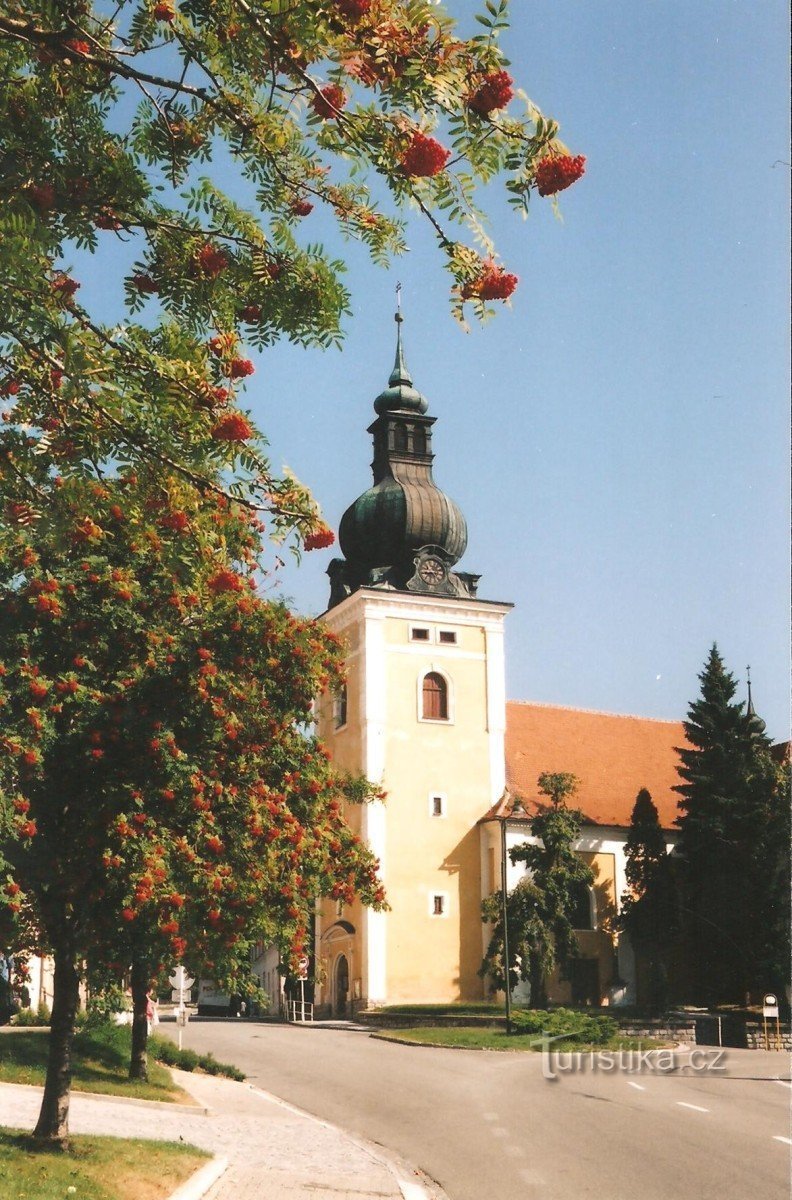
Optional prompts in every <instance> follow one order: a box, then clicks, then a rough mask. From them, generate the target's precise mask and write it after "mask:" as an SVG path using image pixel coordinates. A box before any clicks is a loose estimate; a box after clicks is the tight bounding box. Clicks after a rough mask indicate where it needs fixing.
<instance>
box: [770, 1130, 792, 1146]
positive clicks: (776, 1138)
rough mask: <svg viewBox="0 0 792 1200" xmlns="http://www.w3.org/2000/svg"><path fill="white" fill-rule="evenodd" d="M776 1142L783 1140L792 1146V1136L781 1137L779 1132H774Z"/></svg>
mask: <svg viewBox="0 0 792 1200" xmlns="http://www.w3.org/2000/svg"><path fill="white" fill-rule="evenodd" d="M773 1141H774V1142H783V1143H784V1145H785V1146H792V1138H785V1137H779V1136H778V1134H777V1133H774V1134H773Z"/></svg>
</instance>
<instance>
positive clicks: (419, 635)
mask: <svg viewBox="0 0 792 1200" xmlns="http://www.w3.org/2000/svg"><path fill="white" fill-rule="evenodd" d="M429 640H430V639H429V630H428V629H426V628H424V627H422V626H418V625H413V627H412V628H411V630H410V641H411V642H428V641H429Z"/></svg>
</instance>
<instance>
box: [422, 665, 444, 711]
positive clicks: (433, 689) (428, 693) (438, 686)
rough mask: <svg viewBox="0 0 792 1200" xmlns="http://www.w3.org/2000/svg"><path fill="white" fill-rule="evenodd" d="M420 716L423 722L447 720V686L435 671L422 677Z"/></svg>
mask: <svg viewBox="0 0 792 1200" xmlns="http://www.w3.org/2000/svg"><path fill="white" fill-rule="evenodd" d="M422 701H423V702H422V705H421V716H422V717H423V719H424V721H447V720H448V684H447V683H446V681H445V679H443V676H442V675H439V674H438V673H437V671H430V672H429V674H428V675H424V678H423V688H422Z"/></svg>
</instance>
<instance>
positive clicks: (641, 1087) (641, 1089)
mask: <svg viewBox="0 0 792 1200" xmlns="http://www.w3.org/2000/svg"><path fill="white" fill-rule="evenodd" d="M627 1087H634V1088H635V1090H636V1091H637V1092H645V1091H646V1088H645V1087H644V1085H643V1084H642V1083H633V1081H632V1080H631V1079H628V1080H627Z"/></svg>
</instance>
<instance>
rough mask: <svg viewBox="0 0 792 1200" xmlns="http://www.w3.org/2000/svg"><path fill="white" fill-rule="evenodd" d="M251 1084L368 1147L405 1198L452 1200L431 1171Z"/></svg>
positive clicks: (273, 1101) (261, 1093) (284, 1105)
mask: <svg viewBox="0 0 792 1200" xmlns="http://www.w3.org/2000/svg"><path fill="white" fill-rule="evenodd" d="M248 1087H249V1088H250V1090H251V1092H253V1093H254V1095H256V1096H261V1098H262V1099H263V1100H268V1101H269V1102H270V1103H271V1104H277V1106H278V1107H279V1108H283V1109H286V1111H287V1112H291V1113H295V1114H296V1115H297V1116H298V1117H303V1118H307V1119H308V1120H309V1121H314V1122H315V1123H316V1124H317V1125H323V1126H324V1127H325V1129H330V1130H332V1131H333V1132H334V1133H338V1134H340V1135H341V1136H342V1137H345V1138H347V1139H348V1141H350V1142H352V1144H353V1145H355V1146H357V1147H358V1148H359V1149H361V1150H365V1151H366V1153H367V1154H370V1155H371V1157H372V1158H375V1159H376V1160H377V1162H379V1163H381V1164H382V1166H384V1167H386V1168H387V1169H388V1171H390V1173H391V1175H392V1176H393V1178H394V1180H395V1181H396V1184H397V1185H398V1188H399V1191H400V1192H401V1194H402V1200H450V1197H449V1196H448V1194H447V1193H446V1192H445V1191H444V1190H443V1188H442V1187H441V1186H440V1184H439V1183H437V1182H435V1180H433V1179H430V1178H429V1176H428V1175H426V1174H425V1173H424V1172H423V1171H421V1170H419V1169H418V1168H416V1167H411V1166H410V1165H409V1163H406V1162H403V1161H402V1160H400V1159H397V1158H395V1157H394V1156H393V1155H390V1154H386V1153H385V1152H384V1150H383V1149H382V1148H381V1147H380V1146H378V1145H377V1144H376V1143H374V1142H368V1141H366V1140H365V1138H361V1137H358V1136H357V1135H356V1134H354V1133H350V1132H349V1130H347V1129H342V1128H341V1126H340V1125H334V1124H333V1122H332V1121H325V1120H324V1118H323V1117H317V1116H316V1115H315V1114H314V1113H312V1112H308V1111H307V1109H304V1108H298V1107H297V1105H296V1104H290V1103H289V1101H288V1100H281V1098H280V1096H275V1095H273V1094H272V1092H267V1091H265V1090H264V1088H259V1087H255V1086H254V1085H253V1084H248ZM171 1200H173V1198H171ZM179 1200H181V1198H179Z"/></svg>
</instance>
